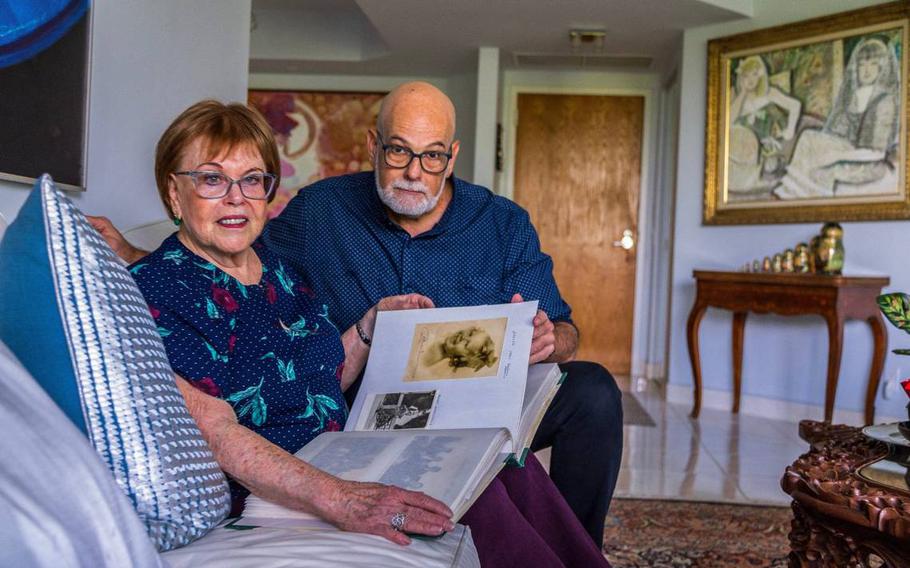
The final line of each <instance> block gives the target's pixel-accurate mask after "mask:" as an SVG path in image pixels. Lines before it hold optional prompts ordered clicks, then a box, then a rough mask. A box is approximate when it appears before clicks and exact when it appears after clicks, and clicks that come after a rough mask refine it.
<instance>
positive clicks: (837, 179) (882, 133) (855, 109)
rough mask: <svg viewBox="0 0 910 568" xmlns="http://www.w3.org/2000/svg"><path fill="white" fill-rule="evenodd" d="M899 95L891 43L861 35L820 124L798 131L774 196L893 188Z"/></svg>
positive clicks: (814, 195)
mask: <svg viewBox="0 0 910 568" xmlns="http://www.w3.org/2000/svg"><path fill="white" fill-rule="evenodd" d="M899 97H900V69H899V66H898V60H897V56H896V54H895V51H894V49H893V47H891V46H889V45H887V44H886V43H885V41H883V40H882V39H879V38H878V37H867V38H864V39H863V40H862V41H860V42H859V43H858V44H857V45H856V47H855V48H854V49H853V52H852V54H851V56H850V61H849V63H848V64H847V67H846V69H845V70H844V80H843V83H842V84H841V87H840V89H839V91H838V94H837V97H836V98H835V100H834V105H833V107H832V109H831V112H830V114H829V115H828V118H827V120H826V121H825V124H824V126H823V127H822V128H821V129H806V130H804V131H802V132H801V133H800V136H799V139H798V141H797V144H796V149H795V150H794V152H793V158H792V159H791V161H790V164H789V166H788V167H787V173H786V175H785V176H784V177H783V178H782V179H781V183H780V184H779V185H778V186H777V187H775V188H774V195H775V196H776V197H778V198H780V199H807V198H819V197H844V196H849V195H860V194H862V195H874V194H877V193H882V194H885V193H891V192H893V191H895V189H894V188H896V187H897V172H896V169H895V164H896V162H897V150H898V136H899V131H900V103H899V101H900V98H899ZM889 187H890V189H889Z"/></svg>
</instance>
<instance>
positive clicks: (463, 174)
mask: <svg viewBox="0 0 910 568" xmlns="http://www.w3.org/2000/svg"><path fill="white" fill-rule="evenodd" d="M408 81H426V82H428V83H431V84H433V85H435V86H436V87H438V88H439V89H441V90H442V91H443V92H444V93H446V94H447V95H448V96H449V98H451V99H452V103H453V104H454V105H455V112H456V113H457V118H456V121H457V125H456V129H457V131H456V136H457V137H458V139H459V140H460V141H461V150H460V151H459V157H458V161H457V162H455V175H456V176H458V177H460V178H464V179H466V180H472V179H473V176H474V122H475V114H476V108H477V102H476V98H477V74H476V72H471V73H466V74H463V75H451V76H436V77H427V76H403V75H388V76H385V75H319V74H302V73H297V74H292V73H253V74H251V75H250V88H251V89H274V90H299V91H350V92H387V91H390V90H392V89H393V88H395V87H396V86H398V85H400V84H402V83H406V82H408ZM364 143H366V141H364Z"/></svg>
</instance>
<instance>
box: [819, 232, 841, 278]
mask: <svg viewBox="0 0 910 568" xmlns="http://www.w3.org/2000/svg"><path fill="white" fill-rule="evenodd" d="M815 269H816V271H818V272H819V273H820V274H827V275H829V276H840V274H841V271H843V269H844V230H843V229H842V228H841V226H840V225H838V224H837V223H825V224H824V226H823V227H822V232H821V234H820V235H819V239H818V247H817V248H816V250H815Z"/></svg>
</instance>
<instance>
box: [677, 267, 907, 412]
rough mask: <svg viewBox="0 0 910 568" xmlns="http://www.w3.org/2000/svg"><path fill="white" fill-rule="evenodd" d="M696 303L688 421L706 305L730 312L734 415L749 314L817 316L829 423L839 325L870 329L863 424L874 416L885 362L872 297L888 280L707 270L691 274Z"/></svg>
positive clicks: (836, 371) (884, 339) (691, 324)
mask: <svg viewBox="0 0 910 568" xmlns="http://www.w3.org/2000/svg"><path fill="white" fill-rule="evenodd" d="M692 275H693V276H694V277H695V281H696V294H695V304H694V305H693V306H692V311H691V312H690V313H689V321H688V324H687V327H686V332H687V337H688V342H689V358H690V359H691V362H692V375H693V376H694V380H695V385H694V389H695V403H694V405H693V407H692V417H693V418H698V413H699V411H700V410H701V388H702V385H701V360H700V358H699V352H698V325H699V324H700V323H701V319H702V316H704V314H705V310H707V309H708V308H709V307H712V308H721V309H725V310H730V311H732V312H733V412H739V399H740V392H741V390H742V363H743V330H744V328H745V324H746V314H748V312H756V313H767V312H772V313H775V314H779V315H785V316H791V315H804V314H816V315H820V316H822V317H823V318H824V319H825V322H826V323H827V326H828V377H827V383H826V388H825V421H827V422H830V421H831V416H832V413H833V411H834V397H835V394H836V393H837V379H838V375H839V373H840V362H841V353H842V351H843V343H844V322H845V321H846V320H848V319H861V320H865V321H866V322H868V323H869V326H870V327H871V328H872V336H873V338H874V342H875V347H874V351H873V354H872V366H871V368H870V370H869V384H868V386H867V388H866V407H865V419H866V424H871V423H872V420H873V418H874V416H875V393H876V391H877V390H878V381H879V379H880V378H881V374H882V368H883V367H884V364H885V350H886V348H887V343H888V339H887V335H886V334H885V324H884V323H883V320H882V316H881V314H880V313H879V310H878V306H877V305H876V303H875V298H876V296H878V295H879V294H880V293H881V289H882V287H884V286H887V285H888V283H889V282H890V279H889V278H888V277H886V276H881V277H857V276H851V277H847V276H824V275H821V274H794V273H766V272H712V271H705V270H695V271H693V273H692Z"/></svg>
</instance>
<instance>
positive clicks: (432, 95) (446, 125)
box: [376, 81, 455, 144]
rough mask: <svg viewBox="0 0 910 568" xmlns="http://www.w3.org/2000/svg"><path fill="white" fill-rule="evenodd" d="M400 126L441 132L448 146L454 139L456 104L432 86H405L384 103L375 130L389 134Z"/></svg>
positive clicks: (414, 82)
mask: <svg viewBox="0 0 910 568" xmlns="http://www.w3.org/2000/svg"><path fill="white" fill-rule="evenodd" d="M399 123H403V124H407V125H413V126H417V127H421V128H427V129H432V130H437V131H440V134H443V133H444V135H445V143H446V144H448V143H450V142H451V141H452V139H453V138H454V136H455V105H453V104H452V101H451V100H450V99H449V97H447V96H446V94H445V93H443V92H442V91H440V90H439V89H437V88H436V87H434V86H433V85H431V84H429V83H426V82H423V81H412V82H410V83H403V84H401V85H398V86H397V87H395V88H394V89H392V91H391V92H389V94H388V95H386V97H385V98H384V99H383V100H382V105H381V106H380V107H379V116H378V117H377V119H376V127H377V129H379V131H380V132H381V133H383V134H384V135H388V133H390V132H391V131H392V130H393V129H394V128H395V127H396V125H398V124H399Z"/></svg>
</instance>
